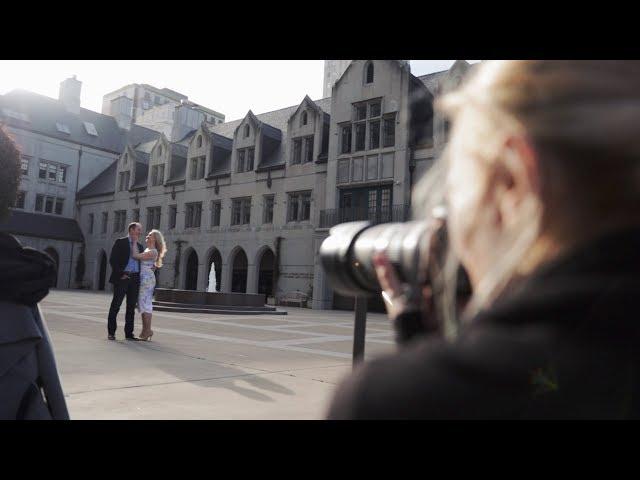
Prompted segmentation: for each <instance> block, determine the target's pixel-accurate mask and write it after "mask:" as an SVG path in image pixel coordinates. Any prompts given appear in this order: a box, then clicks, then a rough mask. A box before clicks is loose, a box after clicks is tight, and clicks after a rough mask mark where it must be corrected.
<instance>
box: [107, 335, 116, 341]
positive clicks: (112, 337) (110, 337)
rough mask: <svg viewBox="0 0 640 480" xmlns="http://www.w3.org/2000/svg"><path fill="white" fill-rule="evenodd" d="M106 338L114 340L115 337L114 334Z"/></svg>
mask: <svg viewBox="0 0 640 480" xmlns="http://www.w3.org/2000/svg"><path fill="white" fill-rule="evenodd" d="M107 338H108V339H109V340H115V339H116V336H115V335H109V336H108V337H107Z"/></svg>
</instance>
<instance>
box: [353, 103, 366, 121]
mask: <svg viewBox="0 0 640 480" xmlns="http://www.w3.org/2000/svg"><path fill="white" fill-rule="evenodd" d="M365 118H367V105H366V104H364V105H356V120H364V119H365Z"/></svg>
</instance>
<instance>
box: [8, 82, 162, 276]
mask: <svg viewBox="0 0 640 480" xmlns="http://www.w3.org/2000/svg"><path fill="white" fill-rule="evenodd" d="M81 86H82V84H81V82H80V81H79V80H77V79H76V78H75V77H74V78H69V79H67V80H65V81H64V82H62V83H61V85H60V95H59V98H58V99H57V100H56V99H53V98H49V97H46V96H43V95H38V94H35V93H31V92H27V91H23V90H14V91H11V92H9V93H7V94H5V95H2V96H0V124H2V125H4V127H5V129H6V131H7V132H8V133H9V135H10V136H11V137H13V139H14V140H15V142H16V143H17V145H18V147H19V150H20V152H21V155H22V177H21V182H20V187H19V196H18V199H17V201H16V204H15V208H14V209H13V211H12V214H11V216H10V218H9V219H8V221H7V222H4V223H3V224H0V231H5V232H9V233H12V234H14V235H15V236H16V237H17V238H18V239H19V240H20V242H21V243H22V244H24V245H27V246H30V247H33V248H36V249H38V250H42V251H46V252H47V253H49V254H50V255H51V257H52V258H53V259H54V260H55V261H56V263H57V265H58V277H57V282H56V286H57V287H61V288H73V287H77V286H81V285H82V281H80V282H76V280H75V270H74V268H72V263H73V265H74V266H75V261H76V260H77V258H78V257H80V256H81V253H82V252H83V248H84V233H83V232H82V230H81V229H80V227H79V225H78V223H77V221H76V217H77V215H78V210H77V203H76V193H77V191H78V190H79V189H81V188H83V187H84V186H86V185H87V184H88V183H90V182H91V181H93V180H94V179H95V178H96V177H97V176H99V174H100V173H101V172H102V171H104V170H105V169H106V168H108V167H109V165H111V164H112V163H113V162H114V161H115V160H116V159H118V158H119V156H120V154H121V152H122V150H123V148H124V146H125V145H126V144H127V143H132V142H133V143H138V142H140V141H142V140H149V139H151V138H155V137H157V136H158V133H157V132H154V131H151V130H148V129H146V128H143V127H139V126H134V127H133V128H131V129H129V130H123V129H121V128H119V127H118V125H117V123H116V121H115V120H114V118H113V117H111V116H108V115H101V114H99V113H96V112H92V111H90V110H86V109H84V108H81V106H80V91H81Z"/></svg>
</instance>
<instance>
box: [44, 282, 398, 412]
mask: <svg viewBox="0 0 640 480" xmlns="http://www.w3.org/2000/svg"><path fill="white" fill-rule="evenodd" d="M110 301H111V296H110V295H109V294H106V293H103V292H83V291H74V290H54V291H52V292H51V293H50V294H49V296H48V297H47V298H45V300H44V301H43V302H42V303H41V308H42V311H43V313H44V316H45V319H46V321H47V324H48V327H49V330H50V333H51V337H52V341H53V343H54V350H55V353H56V358H57V361H58V368H59V370H60V374H61V377H62V384H63V388H64V391H65V395H66V397H67V404H68V406H69V411H70V415H71V418H72V419H321V418H323V417H324V416H325V414H326V410H327V406H328V403H329V401H330V399H331V396H332V394H333V392H334V389H335V387H336V384H337V383H338V382H339V381H340V379H341V378H342V377H344V375H346V374H347V373H348V372H349V371H350V370H351V350H352V346H353V343H352V342H353V312H343V311H334V310H324V311H318V310H310V309H303V308H289V307H278V308H280V309H283V310H286V311H287V312H288V315H286V316H285V315H256V316H244V315H210V314H177V313H173V312H155V313H154V317H153V327H152V328H153V331H154V336H153V340H152V341H151V342H130V341H126V340H124V332H123V327H124V310H125V308H124V307H125V305H124V302H123V306H122V308H121V310H120V314H119V315H118V331H117V332H116V338H117V341H116V342H112V341H109V340H107V331H106V323H107V320H106V319H107V311H108V308H109V303H110ZM140 327H141V323H140V317H139V315H136V327H135V333H136V335H137V334H138V332H139V331H140ZM394 349H395V344H394V342H393V333H392V330H391V328H390V325H389V322H388V320H387V319H386V317H385V316H384V315H382V314H375V313H370V314H368V317H367V337H366V358H372V357H374V356H377V355H380V354H384V353H386V352H390V351H393V350H394Z"/></svg>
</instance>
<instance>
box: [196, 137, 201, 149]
mask: <svg viewBox="0 0 640 480" xmlns="http://www.w3.org/2000/svg"><path fill="white" fill-rule="evenodd" d="M196 146H197V147H198V148H200V147H202V135H198V139H197V140H196Z"/></svg>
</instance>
